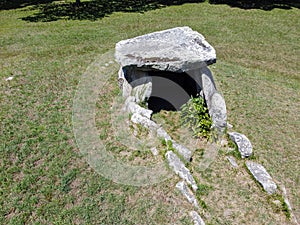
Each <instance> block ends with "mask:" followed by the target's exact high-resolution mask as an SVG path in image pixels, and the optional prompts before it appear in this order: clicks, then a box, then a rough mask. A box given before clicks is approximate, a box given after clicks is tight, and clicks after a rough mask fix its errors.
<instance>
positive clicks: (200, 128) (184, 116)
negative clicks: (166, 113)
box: [181, 96, 212, 138]
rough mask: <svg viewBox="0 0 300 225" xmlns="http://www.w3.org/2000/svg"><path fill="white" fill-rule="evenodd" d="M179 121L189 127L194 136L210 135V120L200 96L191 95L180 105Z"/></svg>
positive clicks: (207, 136)
mask: <svg viewBox="0 0 300 225" xmlns="http://www.w3.org/2000/svg"><path fill="white" fill-rule="evenodd" d="M181 123H182V124H183V125H186V126H187V127H189V128H190V129H191V130H192V131H193V134H194V136H195V137H206V138H209V137H210V134H211V132H210V130H211V126H212V120H211V118H210V115H209V113H208V109H207V107H206V104H205V101H204V99H203V98H202V97H201V96H198V97H195V98H194V97H191V99H190V100H189V101H188V102H187V103H186V104H184V105H183V106H182V107H181Z"/></svg>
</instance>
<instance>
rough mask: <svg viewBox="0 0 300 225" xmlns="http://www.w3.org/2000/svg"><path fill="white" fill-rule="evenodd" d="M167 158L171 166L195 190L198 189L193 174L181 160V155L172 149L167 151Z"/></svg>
mask: <svg viewBox="0 0 300 225" xmlns="http://www.w3.org/2000/svg"><path fill="white" fill-rule="evenodd" d="M165 156H166V159H167V161H168V163H169V166H170V168H171V169H172V170H173V171H174V172H175V173H176V174H177V175H178V176H179V177H180V178H182V179H184V180H185V181H186V182H187V183H188V184H190V185H191V186H192V189H193V191H197V189H198V186H197V184H196V182H195V180H194V178H193V176H192V174H191V172H190V171H189V170H188V169H187V168H186V167H185V165H184V163H183V162H181V160H180V159H179V157H178V156H177V155H176V154H175V153H174V152H172V151H168V152H167V153H166V155H165Z"/></svg>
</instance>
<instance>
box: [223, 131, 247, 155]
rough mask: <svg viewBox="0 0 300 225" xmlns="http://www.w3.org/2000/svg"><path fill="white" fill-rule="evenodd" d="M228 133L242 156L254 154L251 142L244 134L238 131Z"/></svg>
mask: <svg viewBox="0 0 300 225" xmlns="http://www.w3.org/2000/svg"><path fill="white" fill-rule="evenodd" d="M228 134H229V137H230V139H231V140H232V141H234V143H236V145H237V147H238V150H239V152H240V153H241V156H242V158H247V157H249V156H251V155H252V145H251V142H250V140H249V139H248V138H247V137H246V136H245V135H244V134H240V133H237V132H230V133H228Z"/></svg>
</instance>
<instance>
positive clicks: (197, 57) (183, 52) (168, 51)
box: [115, 27, 216, 72]
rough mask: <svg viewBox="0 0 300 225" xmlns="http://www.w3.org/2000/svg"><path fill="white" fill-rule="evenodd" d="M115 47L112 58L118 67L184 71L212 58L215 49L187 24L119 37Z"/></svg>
mask: <svg viewBox="0 0 300 225" xmlns="http://www.w3.org/2000/svg"><path fill="white" fill-rule="evenodd" d="M115 49H116V51H115V59H116V61H117V62H118V63H119V64H120V65H121V66H122V67H129V66H135V67H140V68H146V69H154V70H162V71H171V72H186V71H189V70H192V69H198V68H202V67H205V66H207V65H210V64H213V63H215V62H216V52H215V49H214V48H213V47H212V46H211V45H210V44H209V43H208V42H207V41H206V40H205V38H204V37H203V36H202V35H201V34H199V33H198V32H196V31H193V30H192V29H191V28H189V27H176V28H172V29H168V30H163V31H158V32H154V33H149V34H146V35H142V36H139V37H135V38H131V39H127V40H122V41H120V42H118V43H117V44H116V48H115Z"/></svg>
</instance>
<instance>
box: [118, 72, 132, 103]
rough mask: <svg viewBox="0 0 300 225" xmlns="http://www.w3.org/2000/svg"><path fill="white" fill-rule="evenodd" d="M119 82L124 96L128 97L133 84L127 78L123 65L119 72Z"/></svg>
mask: <svg viewBox="0 0 300 225" xmlns="http://www.w3.org/2000/svg"><path fill="white" fill-rule="evenodd" d="M118 83H119V87H120V89H121V90H122V95H123V97H128V96H130V94H131V91H132V86H131V85H130V84H129V83H128V81H127V80H126V78H125V75H124V70H123V69H122V67H121V68H120V70H119V72H118Z"/></svg>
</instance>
